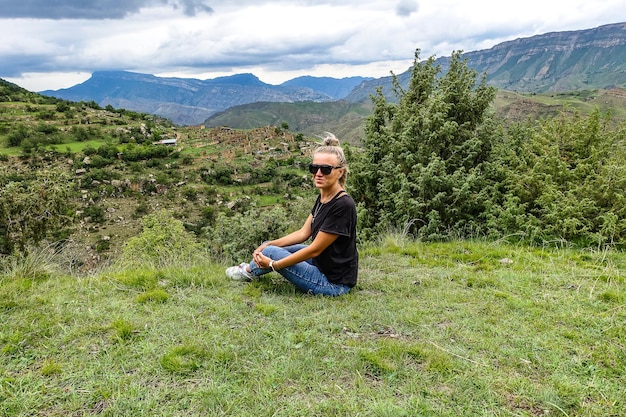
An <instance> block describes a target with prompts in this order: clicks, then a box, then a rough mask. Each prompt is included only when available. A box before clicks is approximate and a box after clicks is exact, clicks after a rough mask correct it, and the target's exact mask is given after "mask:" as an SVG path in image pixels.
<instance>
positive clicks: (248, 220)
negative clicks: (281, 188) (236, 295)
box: [205, 203, 308, 263]
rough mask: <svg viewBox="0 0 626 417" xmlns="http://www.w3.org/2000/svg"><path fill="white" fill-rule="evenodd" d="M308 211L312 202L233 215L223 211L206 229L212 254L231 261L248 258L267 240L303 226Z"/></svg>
mask: <svg viewBox="0 0 626 417" xmlns="http://www.w3.org/2000/svg"><path fill="white" fill-rule="evenodd" d="M307 210H308V204H306V203H301V204H300V205H297V204H296V205H292V206H290V207H289V208H284V207H274V208H272V209H269V210H258V209H254V210H249V211H247V212H245V213H244V214H240V213H236V214H234V215H232V216H229V215H227V214H225V213H220V214H219V215H218V216H217V218H216V219H215V224H214V225H213V226H211V227H209V228H206V229H205V234H206V235H207V236H208V237H209V250H210V253H211V254H212V255H213V256H215V257H216V258H218V259H221V260H224V261H225V262H229V263H232V262H240V261H241V260H243V259H248V258H250V256H251V255H252V251H253V250H254V249H255V248H256V247H258V246H259V245H260V244H261V243H263V242H264V241H267V240H271V239H276V238H278V237H281V236H283V235H285V234H286V233H287V232H288V231H292V230H297V229H298V228H300V227H301V226H302V224H303V223H304V220H305V219H306V216H307V215H308V211H307Z"/></svg>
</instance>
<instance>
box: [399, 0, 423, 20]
mask: <svg viewBox="0 0 626 417" xmlns="http://www.w3.org/2000/svg"><path fill="white" fill-rule="evenodd" d="M418 9H419V5H418V4H417V1H415V0H400V1H399V2H398V5H397V6H396V14H397V15H398V16H410V15H411V14H413V13H415V12H417V10H418Z"/></svg>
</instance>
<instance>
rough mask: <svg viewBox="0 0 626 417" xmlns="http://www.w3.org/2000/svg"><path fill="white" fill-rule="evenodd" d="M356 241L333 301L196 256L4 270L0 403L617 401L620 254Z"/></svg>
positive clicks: (278, 412)
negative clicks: (246, 278) (242, 276)
mask: <svg viewBox="0 0 626 417" xmlns="http://www.w3.org/2000/svg"><path fill="white" fill-rule="evenodd" d="M360 253H361V267H360V282H359V285H358V287H357V288H356V289H355V290H354V291H353V293H351V294H348V295H347V296H343V297H339V298H324V297H313V296H306V295H303V294H300V293H297V292H296V291H294V289H293V287H292V286H291V285H290V284H288V283H286V282H285V281H283V280H282V279H281V278H280V277H279V276H278V275H276V274H271V275H267V276H266V277H264V278H263V279H261V280H259V281H255V282H253V283H249V284H246V283H238V282H231V281H229V280H228V279H227V278H226V277H225V276H224V274H223V269H224V265H217V264H214V263H211V262H209V261H207V262H205V263H203V262H197V263H196V264H187V265H180V266H176V265H172V266H169V267H167V268H163V269H160V270H115V269H110V270H103V271H101V272H100V273H98V274H97V275H94V276H89V277H76V276H70V275H68V274H63V273H59V272H58V270H54V268H52V266H53V263H52V260H51V259H49V258H47V257H46V258H44V260H45V262H44V261H42V260H41V259H39V260H38V261H37V262H32V261H31V262H30V263H29V262H28V261H27V262H26V266H21V265H19V264H13V265H12V266H11V267H10V268H8V269H7V272H6V274H5V275H3V276H2V277H1V278H0V358H1V362H0V363H1V365H0V415H6V416H35V415H46V416H61V415H64V416H65V415H102V416H138V415H146V416H147V415H150V416H173V415H176V416H208V415H210V416H327V415H328V416H330V415H332V416H357V415H359V416H420V415H423V416H460V415H461V416H536V415H541V416H544V415H552V416H594V417H595V416H617V415H622V414H623V412H624V410H625V409H626V400H625V398H626V388H625V387H626V380H625V379H626V324H625V323H626V304H625V303H626V276H625V275H624V272H623V271H624V270H625V267H626V255H625V254H623V253H615V252H593V251H570V250H564V249H561V250H542V249H537V248H527V247H516V246H505V245H500V244H493V243H480V242H478V243H473V242H453V243H445V244H443V243H442V244H420V243H413V242H405V241H403V240H401V239H398V238H393V237H389V238H387V239H386V240H385V241H384V242H383V243H381V244H379V245H372V246H368V247H365V248H361V250H360ZM507 259H508V260H510V262H509V261H506V260H507ZM44 267H47V268H46V270H45V271H43V272H42V271H41V270H39V269H41V268H44ZM38 268H39V269H38Z"/></svg>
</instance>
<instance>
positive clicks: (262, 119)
mask: <svg viewBox="0 0 626 417" xmlns="http://www.w3.org/2000/svg"><path fill="white" fill-rule="evenodd" d="M564 108H571V109H577V110H579V111H581V112H582V113H583V114H588V113H589V112H591V111H592V110H593V109H595V108H599V109H601V110H603V111H606V110H609V109H611V111H613V116H614V117H615V120H616V121H620V120H626V90H623V89H611V90H587V91H573V92H563V93H542V94H530V93H518V92H513V91H505V90H499V91H498V93H497V95H496V100H495V101H494V105H493V109H494V112H495V114H496V115H497V116H498V117H501V118H503V119H507V120H510V121H521V120H525V119H527V118H531V119H538V118H542V117H550V116H554V115H556V114H558V112H560V111H562V110H563V109H564ZM371 111H372V105H371V103H370V102H369V101H368V102H365V103H348V102H334V103H312V102H306V103H254V104H246V105H242V106H236V107H233V108H231V109H228V110H226V111H224V112H222V113H219V114H217V115H214V116H212V117H210V118H209V119H208V120H207V121H206V125H207V127H217V126H230V127H232V128H238V129H246V128H249V127H252V126H259V125H273V124H274V125H280V124H281V123H287V125H289V128H290V130H292V131H294V132H302V133H304V134H306V135H315V134H319V133H320V132H321V131H324V130H329V131H332V132H334V133H335V134H337V135H338V137H341V138H343V139H344V140H346V141H348V142H350V143H353V144H359V143H360V142H361V140H362V138H363V136H364V131H363V127H364V122H365V119H366V118H367V116H368V115H369V114H370V113H371Z"/></svg>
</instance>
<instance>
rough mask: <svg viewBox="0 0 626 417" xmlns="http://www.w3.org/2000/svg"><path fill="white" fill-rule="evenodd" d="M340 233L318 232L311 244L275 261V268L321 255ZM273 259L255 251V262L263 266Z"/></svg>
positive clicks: (267, 265)
mask: <svg viewBox="0 0 626 417" xmlns="http://www.w3.org/2000/svg"><path fill="white" fill-rule="evenodd" d="M338 237H339V235H334V234H332V233H326V232H318V233H317V236H315V239H314V240H313V242H311V244H310V245H309V246H307V247H305V248H303V249H300V250H299V251H297V252H294V253H292V254H291V255H289V256H287V257H285V258H283V259H281V260H280V261H274V263H273V265H272V266H273V267H274V269H275V270H277V269H281V268H286V267H288V266H291V265H295V264H297V263H298V262H302V261H305V260H307V259H311V258H315V257H316V256H319V254H321V253H322V252H323V251H324V250H325V249H326V248H327V247H329V246H330V245H332V243H333V242H334V241H335V240H337V238H338ZM298 243H300V242H298ZM271 261H272V259H270V258H269V257H267V256H265V255H263V254H262V253H261V252H258V253H257V252H256V251H255V253H254V262H255V263H256V264H257V265H258V266H259V267H261V268H269V267H270V262H271Z"/></svg>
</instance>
